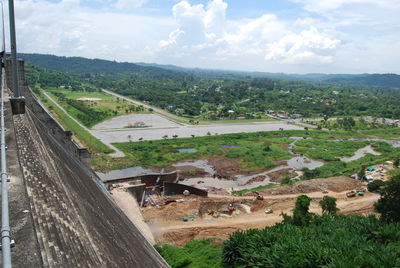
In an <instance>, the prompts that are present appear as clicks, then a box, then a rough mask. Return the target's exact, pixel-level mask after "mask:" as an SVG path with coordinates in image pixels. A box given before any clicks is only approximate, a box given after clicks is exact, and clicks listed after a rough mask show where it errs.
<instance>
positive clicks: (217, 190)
mask: <svg viewBox="0 0 400 268" xmlns="http://www.w3.org/2000/svg"><path fill="white" fill-rule="evenodd" d="M204 188H205V189H206V190H207V192H208V194H216V195H229V191H227V190H226V189H223V188H217V187H212V186H206V187H204Z"/></svg>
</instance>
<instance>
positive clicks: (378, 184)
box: [367, 180, 385, 192]
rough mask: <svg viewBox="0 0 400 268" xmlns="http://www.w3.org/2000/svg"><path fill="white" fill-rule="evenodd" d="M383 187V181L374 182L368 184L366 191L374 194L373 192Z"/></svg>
mask: <svg viewBox="0 0 400 268" xmlns="http://www.w3.org/2000/svg"><path fill="white" fill-rule="evenodd" d="M384 185H385V182H384V181H382V180H374V181H372V182H370V183H368V185H367V188H368V191H370V192H375V191H378V190H380V189H381V188H382V186H384Z"/></svg>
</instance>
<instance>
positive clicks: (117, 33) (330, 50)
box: [5, 0, 400, 73]
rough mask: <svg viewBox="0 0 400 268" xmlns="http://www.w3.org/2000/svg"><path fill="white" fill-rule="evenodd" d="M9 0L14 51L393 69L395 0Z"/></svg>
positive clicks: (212, 64) (258, 66) (398, 57)
mask: <svg viewBox="0 0 400 268" xmlns="http://www.w3.org/2000/svg"><path fill="white" fill-rule="evenodd" d="M14 1H15V9H16V18H17V40H18V51H19V52H27V53H28V52H29V53H46V54H55V55H63V56H83V57H89V58H102V59H109V60H116V61H129V62H155V63H161V64H174V65H179V66H185V67H201V68H213V69H233V70H248V71H265V72H286V73H309V72H320V73H387V72H389V73H400V49H399V48H400V15H399V14H400V0H209V1H207V0H183V1H180V0H62V1H58V0H23V1H20V0H14ZM5 7H6V8H7V6H5Z"/></svg>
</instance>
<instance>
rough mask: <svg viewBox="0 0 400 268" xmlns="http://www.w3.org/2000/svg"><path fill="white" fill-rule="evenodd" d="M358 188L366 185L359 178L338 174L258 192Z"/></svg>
mask: <svg viewBox="0 0 400 268" xmlns="http://www.w3.org/2000/svg"><path fill="white" fill-rule="evenodd" d="M359 188H366V185H365V184H364V183H362V182H360V181H359V180H355V179H351V178H349V177H345V176H340V177H332V178H327V179H313V180H309V181H303V182H300V183H296V184H293V185H289V186H284V187H279V188H275V189H267V190H262V191H259V193H261V194H263V195H282V194H300V193H311V192H319V191H332V192H342V191H348V190H354V189H359ZM246 195H251V193H250V194H249V193H247V194H246Z"/></svg>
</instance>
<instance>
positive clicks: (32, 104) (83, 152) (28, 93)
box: [5, 59, 90, 167]
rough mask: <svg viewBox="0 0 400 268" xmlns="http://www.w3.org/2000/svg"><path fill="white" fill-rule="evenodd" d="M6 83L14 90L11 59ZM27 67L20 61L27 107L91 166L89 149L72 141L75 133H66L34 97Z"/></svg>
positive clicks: (21, 88) (68, 148)
mask: <svg viewBox="0 0 400 268" xmlns="http://www.w3.org/2000/svg"><path fill="white" fill-rule="evenodd" d="M5 69H6V83H7V86H8V87H9V88H10V89H11V90H13V84H12V77H11V70H12V69H11V59H7V60H6V64H5ZM24 74H25V66H24V61H23V60H21V59H18V81H19V88H20V92H21V95H22V96H24V98H25V101H26V107H27V108H28V109H29V110H31V111H32V113H33V114H34V115H35V116H36V117H37V118H38V119H40V121H41V122H43V123H44V125H45V126H46V129H47V131H49V132H50V133H51V134H52V135H53V136H55V137H57V139H58V140H59V141H60V142H62V144H63V146H64V148H66V149H67V150H69V151H70V152H71V153H72V154H73V155H75V156H76V157H77V158H79V160H80V161H81V162H82V163H84V164H85V165H86V166H88V167H89V166H90V153H89V151H88V149H87V148H84V147H82V146H80V145H79V144H78V143H76V142H75V141H74V140H73V139H72V135H73V133H72V132H71V131H66V130H65V129H64V128H63V127H62V126H61V125H60V124H59V123H58V122H57V120H56V119H55V118H54V117H53V116H52V115H51V114H50V113H49V112H48V111H47V110H46V109H45V108H44V107H43V106H42V104H41V103H40V102H39V101H38V100H37V99H36V97H35V96H34V95H33V92H32V90H31V89H30V88H29V87H28V84H27V82H26V79H25V75H24Z"/></svg>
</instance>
